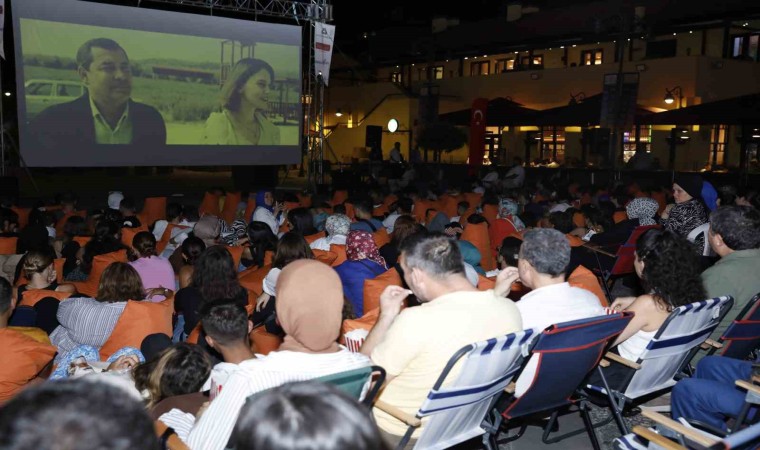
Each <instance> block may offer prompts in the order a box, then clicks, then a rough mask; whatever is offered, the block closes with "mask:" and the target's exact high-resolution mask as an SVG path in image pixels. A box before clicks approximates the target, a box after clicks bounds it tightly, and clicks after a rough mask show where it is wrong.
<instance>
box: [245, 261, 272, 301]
mask: <svg viewBox="0 0 760 450" xmlns="http://www.w3.org/2000/svg"><path fill="white" fill-rule="evenodd" d="M270 270H272V266H271V265H268V264H265V265H263V266H261V267H251V268H249V269H246V270H244V271H242V272H239V273H238V281H239V282H240V285H241V286H243V287H244V288H246V289H247V290H249V291H252V292H254V293H255V294H256V295H257V296H258V295H261V293H262V292H263V291H264V288H263V286H262V282H263V281H264V278H266V276H267V274H268V273H269V271H270Z"/></svg>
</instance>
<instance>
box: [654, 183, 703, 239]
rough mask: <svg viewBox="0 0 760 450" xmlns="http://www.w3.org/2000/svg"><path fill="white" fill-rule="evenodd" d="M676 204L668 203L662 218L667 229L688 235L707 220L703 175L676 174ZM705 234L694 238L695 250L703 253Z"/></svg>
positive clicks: (674, 190) (674, 185) (674, 191)
mask: <svg viewBox="0 0 760 450" xmlns="http://www.w3.org/2000/svg"><path fill="white" fill-rule="evenodd" d="M673 199H674V200H675V202H676V203H675V205H672V204H670V205H668V206H667V207H666V208H665V211H663V212H662V214H661V215H660V218H661V219H662V224H663V226H664V227H665V229H666V230H670V231H673V232H675V233H676V234H678V235H679V236H683V237H686V236H688V235H689V233H691V231H692V230H694V229H695V228H697V227H698V226H700V225H702V224H704V223H706V222H707V211H706V208H705V205H704V203H703V201H702V177H700V176H699V175H697V174H683V173H682V174H676V176H675V180H674V182H673ZM704 244H705V241H704V237H703V236H697V238H696V239H695V240H694V245H693V246H694V252H695V253H698V254H702V248H703V247H704Z"/></svg>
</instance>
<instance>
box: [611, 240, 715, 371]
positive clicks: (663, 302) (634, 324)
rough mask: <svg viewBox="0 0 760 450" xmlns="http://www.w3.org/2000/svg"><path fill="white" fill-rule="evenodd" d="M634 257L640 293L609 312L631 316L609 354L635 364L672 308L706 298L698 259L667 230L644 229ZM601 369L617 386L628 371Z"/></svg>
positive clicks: (617, 367)
mask: <svg viewBox="0 0 760 450" xmlns="http://www.w3.org/2000/svg"><path fill="white" fill-rule="evenodd" d="M634 255H635V259H634V263H633V266H634V268H635V270H636V275H638V277H639V279H640V280H641V283H642V285H643V287H644V294H642V295H640V296H638V297H622V298H621V297H619V298H617V299H615V301H614V302H613V303H612V309H614V310H616V311H623V310H625V311H632V312H634V313H635V314H634V316H633V319H632V320H631V321H630V322H629V323H628V325H627V326H626V327H625V329H624V330H623V332H622V333H620V335H619V336H618V337H617V339H616V340H615V343H614V344H613V345H615V346H616V347H615V348H614V349H613V351H614V352H616V353H618V354H619V355H620V356H622V357H623V358H625V359H628V360H630V361H634V362H636V361H637V360H638V359H639V357H640V356H641V354H642V353H644V350H646V348H647V345H649V342H650V341H651V340H652V338H654V336H655V334H657V331H658V330H659V329H660V327H661V326H662V324H663V323H664V322H665V319H667V318H668V316H669V315H670V313H671V312H672V311H673V310H674V309H675V308H678V307H679V306H683V305H687V304H689V303H693V302H698V301H701V300H704V299H705V298H706V297H707V296H706V294H705V289H704V287H703V286H702V283H701V282H700V279H699V273H700V266H699V258H698V257H697V255H696V254H695V253H694V252H693V251H692V249H691V244H690V243H689V242H688V241H687V240H686V239H684V238H683V237H681V236H678V235H677V234H675V233H673V232H671V231H668V230H648V231H646V232H645V233H644V234H642V235H641V236H640V237H639V239H638V240H637V241H636V252H635V254H634ZM603 370H604V374H605V377H606V378H607V381H608V382H609V383H610V384H611V385H617V384H619V383H620V382H621V381H622V380H623V379H624V377H625V376H626V375H627V374H628V373H629V370H630V369H628V368H627V367H626V366H623V365H620V364H613V365H611V366H610V367H607V368H604V369H603Z"/></svg>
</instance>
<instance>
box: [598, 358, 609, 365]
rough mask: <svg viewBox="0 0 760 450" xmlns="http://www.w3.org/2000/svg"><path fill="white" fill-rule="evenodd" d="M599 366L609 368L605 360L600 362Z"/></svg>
mask: <svg viewBox="0 0 760 450" xmlns="http://www.w3.org/2000/svg"><path fill="white" fill-rule="evenodd" d="M599 365H600V366H601V367H609V366H610V362H609V361H607V360H606V359H602V360H601V361H599Z"/></svg>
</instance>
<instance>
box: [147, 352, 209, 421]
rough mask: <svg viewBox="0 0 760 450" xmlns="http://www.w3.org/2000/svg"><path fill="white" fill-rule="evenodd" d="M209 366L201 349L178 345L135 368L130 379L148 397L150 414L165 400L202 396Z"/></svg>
mask: <svg viewBox="0 0 760 450" xmlns="http://www.w3.org/2000/svg"><path fill="white" fill-rule="evenodd" d="M211 366H212V362H211V357H210V356H209V354H208V352H206V351H204V350H203V348H202V347H200V346H198V345H193V344H188V343H185V342H180V343H178V344H174V345H170V346H169V347H167V348H166V349H164V350H163V351H161V352H160V353H159V354H158V355H156V356H155V357H153V358H152V359H150V360H148V361H146V362H144V363H142V364H140V365H138V366H137V367H135V368H134V370H133V371H132V377H133V378H134V381H135V387H136V388H137V390H138V391H140V392H144V393H146V394H147V399H146V400H147V402H146V407H147V408H148V410H149V411H151V412H152V410H153V409H154V408H155V407H156V405H158V404H159V403H161V402H163V401H165V400H167V399H170V398H172V397H176V396H180V395H186V394H192V393H197V392H201V388H202V387H203V385H204V383H205V382H206V381H207V380H208V377H209V375H210V373H211ZM167 425H170V424H167Z"/></svg>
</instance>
